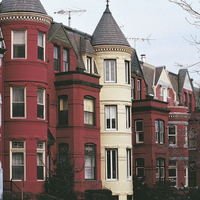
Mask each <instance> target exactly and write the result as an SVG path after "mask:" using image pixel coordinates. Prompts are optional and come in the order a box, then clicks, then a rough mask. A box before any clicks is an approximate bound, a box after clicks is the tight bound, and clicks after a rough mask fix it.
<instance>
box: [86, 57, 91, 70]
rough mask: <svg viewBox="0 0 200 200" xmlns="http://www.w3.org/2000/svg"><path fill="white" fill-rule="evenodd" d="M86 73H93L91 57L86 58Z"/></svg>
mask: <svg viewBox="0 0 200 200" xmlns="http://www.w3.org/2000/svg"><path fill="white" fill-rule="evenodd" d="M86 71H87V72H88V73H92V58H91V57H89V56H87V58H86Z"/></svg>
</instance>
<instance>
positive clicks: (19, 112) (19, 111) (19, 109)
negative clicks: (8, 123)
mask: <svg viewBox="0 0 200 200" xmlns="http://www.w3.org/2000/svg"><path fill="white" fill-rule="evenodd" d="M12 105H13V107H12V116H13V117H24V103H13V104H12Z"/></svg>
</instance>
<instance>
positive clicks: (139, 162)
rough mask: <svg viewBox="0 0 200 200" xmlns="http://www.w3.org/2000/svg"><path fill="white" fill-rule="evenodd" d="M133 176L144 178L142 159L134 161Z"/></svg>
mask: <svg viewBox="0 0 200 200" xmlns="http://www.w3.org/2000/svg"><path fill="white" fill-rule="evenodd" d="M135 174H136V175H137V176H138V177H141V178H142V177H144V159H143V158H137V159H136V160H135Z"/></svg>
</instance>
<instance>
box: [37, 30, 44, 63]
mask: <svg viewBox="0 0 200 200" xmlns="http://www.w3.org/2000/svg"><path fill="white" fill-rule="evenodd" d="M39 35H41V36H42V38H43V43H42V46H40V45H39V42H38V47H39V46H40V47H42V48H43V60H42V59H39V58H38V59H39V60H42V61H45V60H46V59H45V57H46V55H45V44H46V40H45V38H46V35H45V34H44V33H42V32H38V36H39ZM38 41H39V40H38Z"/></svg>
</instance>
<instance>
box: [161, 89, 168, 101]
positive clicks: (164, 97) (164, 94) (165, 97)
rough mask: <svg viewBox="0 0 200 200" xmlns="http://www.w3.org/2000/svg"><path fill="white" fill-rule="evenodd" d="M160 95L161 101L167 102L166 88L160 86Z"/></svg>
mask: <svg viewBox="0 0 200 200" xmlns="http://www.w3.org/2000/svg"><path fill="white" fill-rule="evenodd" d="M162 97H163V101H165V102H167V88H165V87H162Z"/></svg>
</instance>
